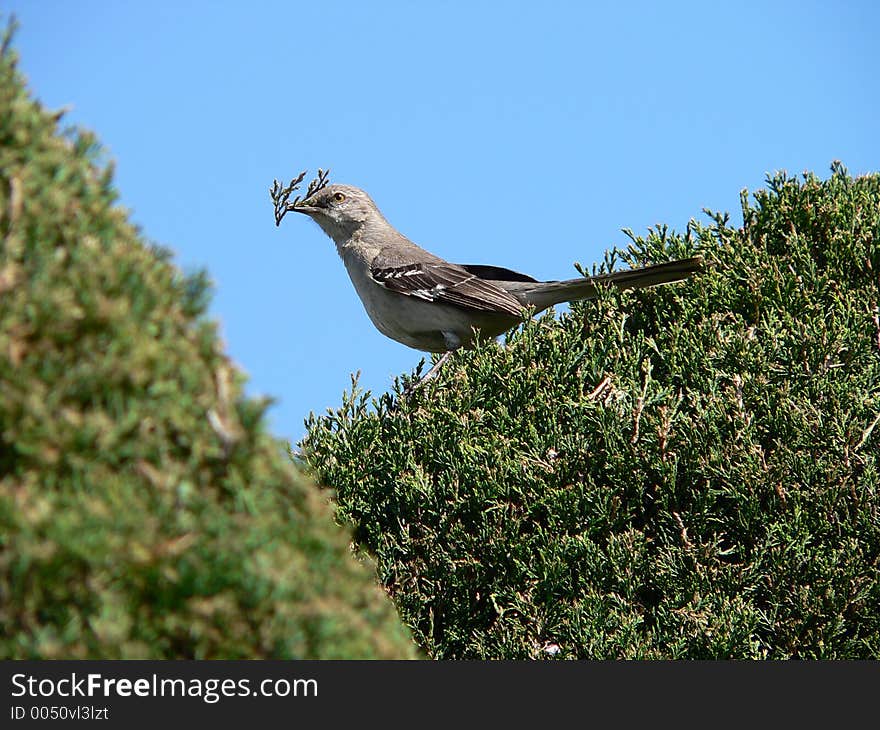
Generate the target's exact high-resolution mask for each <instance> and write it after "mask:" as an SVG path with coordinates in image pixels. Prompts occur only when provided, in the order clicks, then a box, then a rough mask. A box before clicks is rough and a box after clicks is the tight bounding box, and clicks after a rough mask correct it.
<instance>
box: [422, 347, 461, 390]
mask: <svg viewBox="0 0 880 730" xmlns="http://www.w3.org/2000/svg"><path fill="white" fill-rule="evenodd" d="M452 353H453V351H452V350H447V351H446V352H444V353H443V357H441V358H440V359H439V360H438V361H437V362H435V363H434V365H433V366H432V367H431V369H430V370H429V371H428V372H426V373H425V374H424V375H423V376H422V377H421V378H420V379H419V382H418V383H416V387H418V388H420V387H422V386H423V385H424V384H425V383H427V382H428V381H429V380H433V379H434V378H436V377H437V376H438V375H439V374H440V368H442V367H443V365H444V364H445V363H446V361H447V360H448V359H449V357H450V356H451V355H452Z"/></svg>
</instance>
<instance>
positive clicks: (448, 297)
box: [370, 254, 523, 317]
mask: <svg viewBox="0 0 880 730" xmlns="http://www.w3.org/2000/svg"><path fill="white" fill-rule="evenodd" d="M394 263H396V262H393V261H389V260H388V259H385V258H384V257H383V256H382V255H381V254H380V255H379V256H377V257H376V258H375V259H374V260H373V262H372V264H371V265H370V276H371V277H372V278H373V281H375V282H376V283H377V284H380V285H381V286H383V287H385V288H386V289H388V290H389V291H393V292H396V293H397V294H403V295H405V296H408V297H415V298H417V299H423V300H425V301H427V302H438V303H445V304H454V305H456V306H459V307H463V308H464V309H470V310H476V311H480V312H497V313H498V314H507V315H510V316H513V317H520V316H522V311H523V305H522V304H520V303H519V301H517V299H516V298H515V297H513V296H512V295H511V294H509V293H508V292H506V291H505V290H504V289H502V288H501V287H499V286H496V285H495V284H493V283H491V282H488V281H484V280H483V279H481V278H480V277H479V276H477V274H475V273H471V272H470V271H468V270H467V269H465V268H463V267H461V266H457V265H455V264H449V263H446V262H445V261H441V260H438V261H424V262H419V263H413V264H405V265H402V266H401V265H390V266H389V265H386V264H394Z"/></svg>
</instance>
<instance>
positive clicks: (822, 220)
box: [302, 163, 880, 658]
mask: <svg viewBox="0 0 880 730" xmlns="http://www.w3.org/2000/svg"><path fill="white" fill-rule="evenodd" d="M832 170H833V174H832V176H831V178H830V179H828V180H826V181H821V180H819V179H817V178H816V177H815V176H813V175H805V176H804V178H803V179H802V180H797V179H792V178H789V177H787V176H786V175H784V174H780V175H776V176H774V177H772V178H771V179H769V181H768V189H767V190H762V191H759V192H758V193H756V194H755V195H754V200H753V201H751V202H750V199H749V197H748V195H747V194H746V193H743V195H742V206H743V218H744V226H743V228H735V227H731V226H730V225H729V223H728V219H727V217H726V216H722V215H711V216H710V221H709V224H708V225H699V224H697V223H696V222H694V221H691V222H690V223H689V225H688V227H687V230H686V232H685V233H684V234H683V235H678V234H674V233H671V232H669V231H668V230H667V229H666V228H658V229H657V230H653V231H651V232H650V234H649V235H648V236H647V237H646V238H637V237H633V244H632V245H631V246H630V247H629V250H628V251H626V252H623V253H622V254H621V258H622V259H623V261H624V262H625V263H626V264H629V265H633V266H637V265H642V264H646V263H648V262H659V261H664V260H668V259H672V258H677V257H683V256H688V255H692V254H694V253H695V252H699V253H701V254H702V255H703V256H704V258H705V262H706V265H705V269H704V271H703V272H702V273H701V274H699V275H698V276H697V277H696V278H695V279H693V280H692V281H690V282H688V283H686V284H679V285H673V286H666V287H659V288H655V289H651V290H647V291H642V292H628V293H619V292H614V291H608V292H605V293H603V296H602V297H601V298H600V299H599V300H598V301H597V302H588V303H583V304H575V305H573V306H572V307H571V311H570V313H568V314H565V315H563V316H562V317H560V318H558V319H556V318H554V317H553V316H552V315H545V316H542V317H541V318H539V319H537V320H536V321H532V322H529V323H528V324H526V325H525V326H524V327H523V328H521V329H520V330H519V331H517V332H515V333H513V334H512V335H511V336H509V337H508V339H507V342H506V346H505V347H503V348H501V347H498V346H496V345H494V344H491V343H490V344H487V345H484V346H482V347H479V348H478V349H476V350H474V351H470V352H461V353H457V354H456V356H455V357H454V358H453V359H452V360H451V361H450V363H449V364H448V365H447V367H446V369H445V370H444V371H443V373H442V375H441V377H440V379H439V381H438V382H437V383H432V384H430V385H429V386H427V387H426V388H424V389H423V390H421V391H418V392H417V393H416V395H415V396H413V397H412V399H410V400H409V401H403V402H400V403H399V404H398V406H397V407H396V408H391V407H390V405H391V399H390V396H388V395H386V396H383V397H382V398H381V399H379V401H378V402H374V404H373V407H371V406H370V399H369V397H368V394H358V393H357V391H356V389H353V393H352V394H351V395H349V396H346V397H345V399H344V403H343V406H342V408H340V409H339V410H338V411H334V412H331V413H329V414H328V415H326V416H323V417H320V418H314V417H312V418H311V420H310V422H309V424H308V425H309V431H308V435H307V437H306V438H305V439H304V442H303V444H302V446H303V450H304V454H305V455H306V458H307V459H308V460H309V461H310V463H311V465H312V468H313V469H314V472H315V474H316V476H317V477H318V479H320V480H321V481H322V482H323V483H326V484H331V485H333V486H334V487H335V488H336V490H337V494H338V505H339V507H338V509H339V513H340V515H341V516H342V518H344V519H346V520H350V521H351V522H352V523H353V524H354V526H355V529H356V537H357V540H358V542H359V544H360V545H361V546H363V547H364V548H366V549H368V550H369V551H371V552H373V553H374V554H375V555H376V556H377V559H378V563H379V570H380V576H381V578H382V580H383V582H384V584H385V585H386V587H387V588H388V590H389V592H390V593H391V594H392V595H393V597H394V599H395V601H396V603H397V605H398V607H399V609H400V612H401V615H402V616H403V618H404V620H405V621H406V623H408V624H409V626H410V627H411V628H412V630H413V632H414V635H415V637H416V639H417V641H418V642H419V643H420V644H421V645H422V646H423V647H424V649H425V650H426V651H427V652H428V654H429V655H431V656H433V657H445V658H452V657H459V658H488V657H493V658H500V657H507V658H526V657H557V658H575V657H578V658H611V657H643V658H660V657H667V658H668V657H675V658H684V657H690V658H720V657H739V658H759V657H772V658H782V657H823V658H844V657H849V658H857V657H861V658H865V657H877V656H878V655H880V580H878V568H880V520H878V506H880V498H878V466H880V465H878V458H877V453H878V444H880V425H878V419H880V322H878V301H880V287H878V281H880V280H878V275H880V243H878V238H880V177H878V176H877V175H871V176H866V177H862V178H859V179H853V178H851V177H850V176H849V175H848V174H847V172H846V171H845V170H844V169H843V168H842V166H840V165H839V164H837V163H836V164H835V165H834V166H833V167H832ZM615 256H616V255H612V256H609V257H608V258H607V260H606V265H605V266H603V268H607V266H608V265H612V264H613V263H614V260H615ZM405 381H406V378H403V379H402V380H401V381H399V382H398V383H397V384H396V386H395V390H396V392H398V393H399V390H400V387H401V386H402V385H403V384H404V383H405Z"/></svg>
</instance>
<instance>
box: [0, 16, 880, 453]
mask: <svg viewBox="0 0 880 730" xmlns="http://www.w3.org/2000/svg"><path fill="white" fill-rule="evenodd" d="M878 7H880V4H877V3H874V2H868V1H865V2H845V1H844V2H834V3H831V2H824V3H819V2H775V3H768V2H748V1H747V2H738V3H706V2H693V3H691V2H678V3H676V2H667V3H627V2H620V3H601V4H600V3H587V2H570V3H569V2H549V1H545V2H541V3H535V2H532V3H520V2H505V3H501V2H479V1H478V0H477V1H473V0H472V1H471V2H432V3H397V2H381V3H364V2H359V3H357V2H347V1H345V0H336V1H335V2H314V1H312V2H307V3H299V2H290V1H288V2H255V3H241V2H238V3H231V2H226V3H224V2H196V1H190V2H183V3H179V2H165V1H162V2H155V3H133V2H109V1H107V2H95V1H91V2H89V1H82V0H80V1H78V2H59V1H56V0H41V1H40V2H34V0H6V2H5V3H4V10H5V11H6V12H8V11H10V10H11V11H13V12H14V13H15V14H16V15H17V17H18V19H19V21H20V23H21V28H20V31H19V33H18V35H17V40H16V47H17V48H18V50H19V52H20V55H21V69H22V71H23V72H24V73H25V75H26V76H27V77H28V80H29V85H30V88H31V90H32V92H33V93H34V94H35V95H36V96H37V97H38V98H39V99H40V100H41V101H42V102H43V103H44V104H46V105H47V106H48V107H50V108H58V107H62V106H71V107H72V110H71V112H70V113H69V115H68V117H67V119H68V121H70V122H72V123H76V124H79V125H82V126H84V127H87V128H90V129H92V130H94V131H95V132H96V133H97V134H98V136H99V138H100V139H101V141H102V142H103V144H104V145H105V146H106V148H107V150H108V153H109V157H111V158H112V159H113V160H115V162H116V165H117V176H116V182H117V186H118V188H119V190H120V192H121V198H122V203H123V204H124V205H125V206H126V207H128V208H129V209H130V210H131V215H132V219H133V220H134V221H135V222H136V223H137V224H138V225H140V226H141V227H142V229H143V232H144V234H145V235H146V236H147V237H148V238H149V239H151V240H153V241H156V242H158V243H161V244H163V245H165V246H167V247H169V248H171V249H172V250H174V251H175V252H176V261H177V263H178V264H179V265H180V266H181V267H182V268H183V269H185V270H193V269H197V268H206V269H207V270H208V271H209V273H210V275H211V278H212V280H213V282H214V287H215V296H214V301H213V305H212V309H211V311H212V315H213V316H214V317H215V318H216V319H218V320H219V321H220V323H221V333H222V336H223V339H224V341H225V342H226V345H227V348H228V351H229V353H230V355H231V356H232V358H233V359H234V360H235V361H236V362H237V363H238V364H239V365H240V367H241V368H242V369H243V370H244V371H245V372H246V373H247V374H248V375H249V377H250V382H249V385H248V392H250V393H251V394H265V395H271V396H273V397H275V398H276V399H277V401H278V402H277V404H276V405H275V406H274V407H273V408H272V409H271V411H270V422H271V425H272V430H273V431H274V432H275V433H276V434H277V435H278V436H281V437H285V438H291V439H294V440H296V439H298V438H300V437H301V436H302V434H303V425H302V421H303V419H304V417H305V416H306V415H307V414H308V412H309V411H310V410H314V411H316V412H323V411H324V410H325V409H326V408H327V407H331V406H333V407H335V406H337V405H338V404H339V403H340V399H341V393H342V391H343V389H345V388H348V387H349V385H350V378H349V374H350V373H352V372H355V371H358V370H360V371H362V377H361V383H362V385H364V386H366V387H368V388H370V389H371V390H373V391H374V393H380V392H383V391H384V390H386V389H387V388H388V386H389V384H390V382H391V379H392V377H393V375H395V374H398V373H401V372H408V371H409V370H411V369H412V368H414V367H415V366H416V364H417V363H418V361H419V359H420V357H421V354H420V353H418V352H417V351H415V350H410V349H408V348H406V347H404V346H403V345H399V344H397V343H395V342H393V341H391V340H388V339H385V338H384V337H383V336H382V335H380V334H379V333H378V332H376V331H375V330H374V329H373V328H372V326H371V325H370V323H369V320H368V319H367V317H366V315H365V314H364V312H363V309H362V307H361V304H360V302H359V301H358V299H357V296H356V295H355V293H354V291H353V289H352V287H351V285H350V283H349V281H348V278H347V275H346V273H345V269H344V268H343V266H342V263H341V261H340V260H339V259H338V257H337V256H336V253H335V251H334V249H333V245H332V243H331V241H330V240H329V239H328V238H326V237H325V236H324V234H323V233H321V231H320V230H319V229H318V227H317V226H316V225H314V224H313V223H312V222H311V221H309V220H307V219H305V218H304V217H291V216H288V218H287V219H285V221H284V222H283V223H282V225H281V227H280V228H277V229H276V228H275V226H274V221H273V218H272V207H271V202H270V200H269V196H268V192H267V191H268V188H269V186H270V184H271V183H272V180H273V178H276V177H277V178H290V177H291V176H293V175H294V174H296V173H298V172H299V171H300V170H303V169H306V168H308V169H309V170H310V171H311V172H312V173H313V172H314V170H315V169H316V168H317V167H319V166H320V167H325V168H326V167H329V168H331V170H332V172H331V179H332V180H333V181H336V182H345V183H349V184H352V185H357V186H359V187H363V188H365V189H366V190H368V191H369V192H370V194H371V195H372V196H373V198H374V200H375V201H376V202H377V203H378V205H379V206H380V208H381V209H382V210H383V212H384V213H385V215H386V217H387V218H388V219H389V220H390V221H391V223H392V224H393V225H395V226H396V227H397V228H398V229H399V230H401V231H402V232H403V233H405V234H406V235H408V236H409V237H410V238H411V239H413V240H414V241H415V242H416V243H419V244H420V245H422V246H424V247H426V248H428V249H430V250H432V251H433V252H435V253H437V254H439V255H442V256H444V257H445V258H448V259H450V260H453V261H459V262H464V263H494V264H498V265H503V266H507V267H510V268H513V269H517V270H519V271H523V272H525V273H529V274H531V275H533V276H537V277H541V278H562V277H568V276H574V275H576V273H575V270H574V268H573V263H574V262H575V261H579V262H581V263H583V264H585V265H589V264H591V263H593V262H597V261H600V260H601V258H602V254H603V251H604V250H605V249H607V248H610V247H613V246H625V245H626V243H627V239H626V238H625V236H624V235H623V234H622V233H621V232H620V229H621V228H625V227H626V228H632V229H633V230H635V231H636V232H644V231H645V230H646V229H647V228H648V227H649V226H652V225H654V224H657V223H668V224H669V225H670V226H671V227H673V228H676V229H679V230H681V229H683V228H684V227H685V225H686V223H687V221H688V220H689V219H690V218H694V217H696V218H700V217H701V210H702V208H704V207H708V208H712V209H716V210H729V211H731V212H732V213H734V214H736V212H737V209H738V200H739V197H738V196H739V191H740V190H741V189H742V188H743V187H748V188H750V189H755V188H758V187H761V186H762V185H763V183H764V178H765V175H766V174H767V173H768V172H773V171H776V170H782V169H784V170H788V171H789V172H791V173H800V172H802V171H804V170H812V171H815V172H816V173H818V174H820V175H821V176H822V177H825V176H827V174H828V167H829V164H830V163H831V161H832V160H834V159H840V160H842V161H843V162H844V164H846V165H847V167H848V168H849V170H850V172H852V173H854V174H860V173H865V172H871V171H876V170H878V169H880V160H878V155H880V142H878V139H880V134H878V132H880V123H878V119H880V103H878V99H880V93H878V92H880V81H878V79H880V53H878V51H877V45H876V43H877V32H878V29H880V10H878Z"/></svg>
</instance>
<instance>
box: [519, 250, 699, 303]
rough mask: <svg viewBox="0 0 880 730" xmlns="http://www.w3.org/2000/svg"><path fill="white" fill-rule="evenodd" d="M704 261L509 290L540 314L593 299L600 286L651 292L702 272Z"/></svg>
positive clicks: (679, 262) (669, 264)
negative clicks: (561, 306) (567, 304)
mask: <svg viewBox="0 0 880 730" xmlns="http://www.w3.org/2000/svg"><path fill="white" fill-rule="evenodd" d="M702 261H703V260H702V258H701V257H700V256H694V257H692V258H689V259H680V260H679V261H670V262H668V263H665V264H654V265H653V266H645V267H643V268H641V269H630V270H628V271H615V272H613V273H611V274H600V275H599V276H589V277H582V278H579V279H568V280H566V281H542V282H535V283H526V282H523V283H517V284H516V286H515V288H514V287H511V286H510V284H507V287H510V288H509V289H508V290H509V291H510V293H511V294H513V295H514V296H515V297H516V298H517V299H519V300H520V301H521V302H522V303H523V304H527V305H531V306H534V307H535V308H536V309H537V310H538V311H541V310H543V309H546V308H547V307H550V306H553V305H554V304H559V303H561V302H573V301H577V300H580V299H593V298H595V297H596V295H597V293H598V287H600V286H603V285H607V284H611V285H613V286H616V287H617V288H618V289H647V288H648V287H650V286H657V285H659V284H672V283H673V282H676V281H683V280H684V279H687V278H689V277H690V276H691V275H693V274H694V273H695V272H697V271H699V269H700V267H701V266H702ZM507 287H506V288H507Z"/></svg>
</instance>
